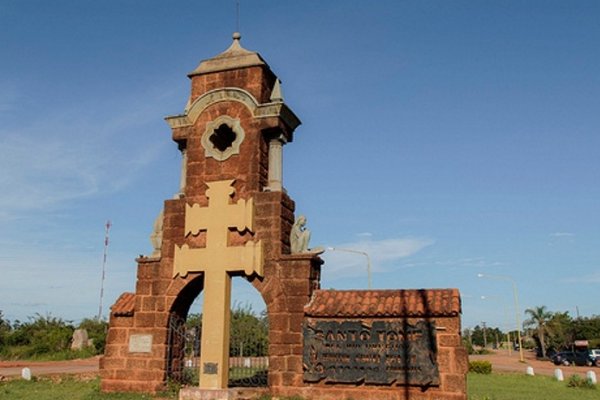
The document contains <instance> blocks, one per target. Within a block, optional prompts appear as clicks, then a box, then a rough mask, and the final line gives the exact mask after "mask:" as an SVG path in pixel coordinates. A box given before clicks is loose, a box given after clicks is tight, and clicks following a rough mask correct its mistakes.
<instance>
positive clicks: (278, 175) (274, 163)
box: [267, 135, 286, 192]
mask: <svg viewBox="0 0 600 400" xmlns="http://www.w3.org/2000/svg"><path fill="white" fill-rule="evenodd" d="M285 143H286V140H285V137H284V136H283V135H279V136H277V137H275V138H273V139H271V141H270V142H269V186H268V187H267V189H268V190H269V191H271V192H281V190H282V189H283V183H282V182H283V145H284V144H285Z"/></svg>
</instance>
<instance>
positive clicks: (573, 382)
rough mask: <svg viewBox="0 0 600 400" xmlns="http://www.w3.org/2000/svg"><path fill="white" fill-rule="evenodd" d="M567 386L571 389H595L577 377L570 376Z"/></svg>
mask: <svg viewBox="0 0 600 400" xmlns="http://www.w3.org/2000/svg"><path fill="white" fill-rule="evenodd" d="M567 386H568V387H572V388H584V389H596V385H594V384H593V383H592V382H590V381H589V380H588V379H585V378H582V377H581V376H579V375H571V377H570V378H569V380H568V381H567Z"/></svg>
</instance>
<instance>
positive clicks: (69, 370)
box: [0, 357, 100, 377]
mask: <svg viewBox="0 0 600 400" xmlns="http://www.w3.org/2000/svg"><path fill="white" fill-rule="evenodd" d="M99 360H100V357H93V358H86V359H83V360H68V361H0V376H4V377H12V376H20V375H21V370H22V369H23V368H25V367H28V368H29V369H31V374H32V375H33V376H36V375H56V374H87V373H98V370H99V365H98V362H99Z"/></svg>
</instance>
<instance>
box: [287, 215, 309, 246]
mask: <svg viewBox="0 0 600 400" xmlns="http://www.w3.org/2000/svg"><path fill="white" fill-rule="evenodd" d="M309 241H310V230H309V229H308V228H306V217H305V216H304V215H301V216H299V217H298V218H296V220H295V221H294V225H292V231H291V232H290V247H291V252H292V254H295V253H307V252H308V242H309Z"/></svg>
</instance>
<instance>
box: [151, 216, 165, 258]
mask: <svg viewBox="0 0 600 400" xmlns="http://www.w3.org/2000/svg"><path fill="white" fill-rule="evenodd" d="M162 236H163V210H160V213H158V217H156V219H155V220H154V227H153V230H152V234H151V235H150V243H152V248H153V249H154V250H153V251H152V255H151V256H150V257H160V248H161V246H162Z"/></svg>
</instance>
